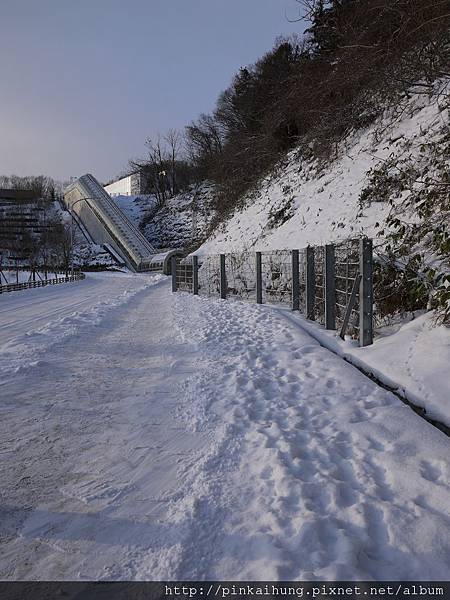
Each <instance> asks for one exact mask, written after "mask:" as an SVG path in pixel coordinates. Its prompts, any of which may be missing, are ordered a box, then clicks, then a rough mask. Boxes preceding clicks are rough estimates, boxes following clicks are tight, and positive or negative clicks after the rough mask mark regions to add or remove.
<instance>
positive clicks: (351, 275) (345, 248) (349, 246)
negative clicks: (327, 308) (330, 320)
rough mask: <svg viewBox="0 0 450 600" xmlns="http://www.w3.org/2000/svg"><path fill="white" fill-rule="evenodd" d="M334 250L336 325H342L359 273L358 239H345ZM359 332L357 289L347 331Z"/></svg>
mask: <svg viewBox="0 0 450 600" xmlns="http://www.w3.org/2000/svg"><path fill="white" fill-rule="evenodd" d="M335 252H336V261H335V264H336V273H335V278H336V325H337V327H338V328H341V327H342V324H343V322H344V317H345V313H346V309H347V306H348V303H349V301H350V296H351V293H352V288H353V284H354V282H355V279H356V277H357V276H358V273H359V240H357V239H356V240H347V241H345V242H342V243H340V244H336V246H335ZM358 332H359V290H357V293H356V302H355V304H354V306H353V308H352V310H351V313H350V320H349V323H348V328H347V333H348V334H349V335H351V336H352V337H356V336H357V335H358Z"/></svg>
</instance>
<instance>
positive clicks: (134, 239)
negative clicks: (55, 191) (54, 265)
mask: <svg viewBox="0 0 450 600" xmlns="http://www.w3.org/2000/svg"><path fill="white" fill-rule="evenodd" d="M81 200H85V202H81ZM64 202H65V204H66V206H67V208H68V209H69V210H70V211H71V213H75V214H76V215H77V219H78V220H79V221H80V222H81V223H82V224H83V226H84V227H85V229H86V230H87V231H88V233H89V235H90V236H91V238H92V239H93V241H94V242H95V243H97V244H101V245H103V246H106V247H108V246H109V247H111V248H112V249H113V251H114V252H115V253H116V254H117V255H118V256H119V257H121V258H122V259H123V262H124V264H125V265H126V266H127V267H128V268H129V269H131V270H132V271H163V272H164V273H167V274H168V273H169V272H170V266H169V265H170V258H171V257H172V256H173V255H175V254H179V252H177V251H174V250H168V251H165V252H161V251H158V250H157V249H156V248H154V247H153V246H152V245H151V244H150V242H149V241H148V240H147V239H146V238H145V237H144V235H143V234H142V233H141V232H140V231H139V229H138V228H137V227H136V226H135V225H134V224H133V223H132V222H131V221H130V220H129V219H128V217H127V216H126V215H125V214H124V213H123V212H122V211H121V210H120V208H119V207H118V206H117V205H116V203H115V202H114V200H112V198H111V196H110V195H109V194H108V193H107V192H106V191H105V189H104V188H103V187H102V186H101V185H100V183H99V182H98V181H97V180H96V179H95V177H93V176H92V175H90V174H87V175H83V176H82V177H80V178H79V179H77V180H76V181H75V182H74V183H72V184H71V185H70V186H69V187H68V188H67V189H66V191H65V193H64Z"/></svg>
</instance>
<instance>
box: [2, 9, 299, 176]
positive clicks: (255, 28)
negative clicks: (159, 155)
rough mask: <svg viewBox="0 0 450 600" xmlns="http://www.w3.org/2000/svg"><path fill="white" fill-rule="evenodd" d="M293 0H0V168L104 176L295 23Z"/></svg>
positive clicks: (189, 114) (205, 106)
mask: <svg viewBox="0 0 450 600" xmlns="http://www.w3.org/2000/svg"><path fill="white" fill-rule="evenodd" d="M298 14H299V4H298V3H297V2H296V1H295V0H0V23H1V27H0V32H1V33H0V73H1V84H0V174H4V175H10V174H13V173H14V174H17V175H27V174H35V175H37V174H40V173H44V174H46V175H51V176H53V177H55V178H57V179H67V178H68V177H69V176H79V175H82V174H83V173H86V172H91V173H92V174H94V175H95V176H97V177H98V178H99V179H101V180H107V179H110V178H112V177H114V176H115V175H117V174H118V173H119V172H120V171H122V170H123V169H124V168H125V167H126V165H127V162H128V159H129V158H132V157H138V156H143V155H144V154H145V145H144V144H145V140H146V138H148V137H149V136H152V135H155V134H156V133H157V132H161V133H164V132H165V131H166V130H167V129H168V128H170V127H176V128H180V129H181V128H183V127H184V125H186V124H187V123H188V122H189V121H191V120H192V119H195V118H196V117H197V116H198V115H199V114H200V113H201V112H208V111H210V110H211V109H212V108H213V106H214V102H215V100H216V98H217V96H218V94H219V92H220V91H221V90H223V89H224V88H226V87H227V86H228V84H229V83H230V81H231V78H232V76H233V74H234V73H235V72H236V71H237V70H238V69H239V67H241V66H244V65H246V64H249V63H252V62H254V61H255V60H256V59H257V58H258V57H259V56H261V55H262V54H264V52H266V51H267V50H269V49H270V48H271V47H272V45H273V42H274V40H275V38H276V37H277V36H279V35H286V34H291V33H295V32H297V33H300V32H301V31H302V29H303V27H304V24H303V23H290V22H289V21H288V19H287V18H286V15H287V16H288V17H290V18H294V17H296V16H298Z"/></svg>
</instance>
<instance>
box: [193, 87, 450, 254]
mask: <svg viewBox="0 0 450 600" xmlns="http://www.w3.org/2000/svg"><path fill="white" fill-rule="evenodd" d="M394 112H395V111H394V110H390V111H387V112H386V113H385V115H384V117H383V118H382V119H379V120H378V121H377V122H376V123H375V124H374V125H373V126H371V127H369V128H368V129H366V130H365V131H363V132H357V133H356V134H354V135H353V137H351V138H350V139H347V140H346V143H345V145H342V147H341V148H340V149H339V153H338V157H337V159H336V160H335V161H333V162H332V163H331V164H321V165H319V164H318V163H317V162H313V161H309V162H308V161H305V160H302V159H300V158H299V156H298V152H297V151H292V152H290V154H289V155H288V156H287V159H286V161H285V164H282V165H280V166H279V169H278V172H277V173H275V174H272V173H271V174H270V175H268V176H267V177H266V178H265V179H264V180H263V181H262V182H261V184H260V186H259V187H258V189H257V190H255V191H254V192H253V193H251V194H249V195H248V197H247V198H246V206H245V208H244V209H243V210H242V211H239V212H236V213H235V214H234V215H233V216H232V218H231V219H229V220H228V221H227V222H226V223H225V224H223V226H222V227H221V228H220V229H218V230H217V231H216V233H215V234H214V235H213V236H212V237H211V238H210V239H209V240H208V241H207V242H206V243H205V244H203V245H202V246H201V248H199V250H198V251H197V252H196V254H199V255H203V254H215V253H218V252H229V251H231V250H243V249H248V248H254V249H255V250H268V249H282V248H302V247H305V246H307V245H308V244H311V245H314V244H317V245H320V244H323V243H325V242H330V241H335V240H340V239H345V238H348V237H352V236H357V235H361V234H365V235H367V236H369V237H376V235H377V232H378V231H379V230H380V228H382V227H381V225H382V224H383V221H384V220H385V219H386V217H387V215H388V213H389V209H390V206H389V204H388V202H386V201H381V202H371V203H370V204H368V205H367V204H363V206H362V205H361V202H360V197H361V193H362V192H363V190H364V189H365V188H366V186H367V185H368V184H369V182H370V176H371V170H372V171H373V170H374V169H377V168H379V167H380V165H382V164H383V163H384V162H385V161H387V160H388V159H390V160H391V159H392V158H393V157H394V158H395V157H396V158H397V159H398V162H400V161H402V160H403V159H404V158H405V157H410V156H411V155H412V156H413V157H414V156H417V160H419V158H418V157H419V155H420V147H421V146H423V145H424V144H426V143H428V142H431V141H433V140H438V139H439V137H440V136H441V135H442V132H443V130H445V128H447V127H448V123H449V110H448V104H447V105H446V100H445V97H444V96H443V95H442V94H441V95H435V96H433V97H431V98H429V97H428V96H426V95H423V94H421V95H419V94H413V95H412V96H411V98H410V100H409V102H408V104H407V106H406V107H405V110H403V111H401V112H400V115H399V116H395V114H394ZM394 168H395V167H394ZM403 200H404V196H403V197H401V198H399V201H400V202H401V201H403Z"/></svg>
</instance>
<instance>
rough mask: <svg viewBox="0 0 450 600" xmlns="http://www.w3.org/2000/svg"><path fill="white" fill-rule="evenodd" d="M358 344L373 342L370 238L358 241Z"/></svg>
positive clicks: (371, 248) (371, 251)
mask: <svg viewBox="0 0 450 600" xmlns="http://www.w3.org/2000/svg"><path fill="white" fill-rule="evenodd" d="M359 272H360V274H361V282H360V284H359V345H360V346H370V344H373V281H372V279H373V247H372V240H369V239H367V238H363V239H361V240H360V241H359Z"/></svg>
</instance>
